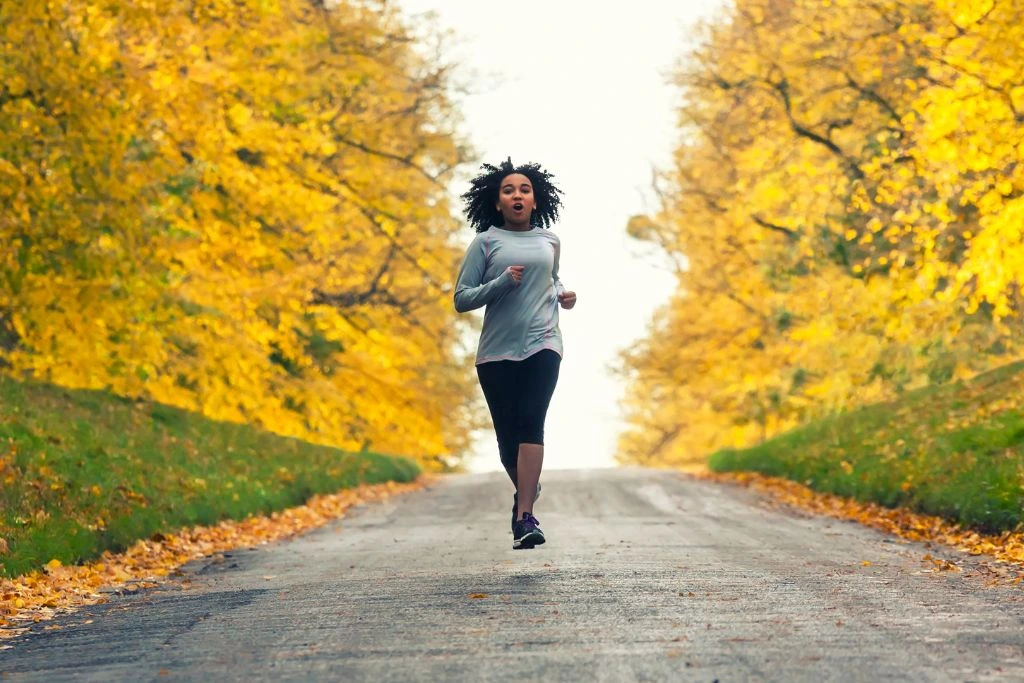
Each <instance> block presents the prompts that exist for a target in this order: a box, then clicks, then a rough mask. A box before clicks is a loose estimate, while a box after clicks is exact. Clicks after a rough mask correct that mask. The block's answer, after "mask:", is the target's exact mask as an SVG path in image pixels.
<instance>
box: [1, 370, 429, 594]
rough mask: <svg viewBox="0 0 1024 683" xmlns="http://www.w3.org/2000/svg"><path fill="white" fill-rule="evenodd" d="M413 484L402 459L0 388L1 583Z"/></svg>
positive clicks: (44, 390)
mask: <svg viewBox="0 0 1024 683" xmlns="http://www.w3.org/2000/svg"><path fill="white" fill-rule="evenodd" d="M419 474H420V468H419V466H418V465H417V464H416V463H414V462H413V461H411V460H408V459H405V458H398V457H391V456H384V455H377V454H373V453H358V454H355V453H347V452H344V451H341V450H338V449H335V448H330V447H325V446H319V445H315V444H310V443H307V442H304V441H300V440H298V439H291V438H287V437H281V436H277V435H275V434H271V433H269V432H265V431H261V430H259V429H256V428H254V427H251V426H247V425H238V424H230V423H224V422H215V421H212V420H209V419H206V418H204V417H202V416H200V415H197V414H194V413H189V412H187V411H184V410H179V409H176V408H171V407H168V406H165V405H161V404H155V403H143V402H134V401H127V400H124V399H121V398H118V397H116V396H112V395H110V394H108V393H105V392H98V391H81V390H69V389H64V388H61V387H55V386H51V385H46V384H36V383H22V382H17V381H14V380H12V379H9V378H5V377H0V576H8V577H12V576H18V575H20V574H23V573H25V572H28V571H31V570H34V569H39V568H41V567H43V566H44V565H46V563H48V562H50V561H51V560H58V561H59V562H61V563H63V564H74V563H78V562H82V561H84V560H89V559H93V558H96V557H98V556H99V555H100V554H101V553H103V552H104V551H108V550H109V551H112V552H117V551H121V550H123V549H125V548H127V547H129V546H130V545H131V544H132V543H133V542H134V541H136V540H138V539H142V538H148V537H150V536H152V535H154V534H158V533H166V532H171V531H174V530H177V529H179V528H182V527H190V526H196V525H204V524H213V523H216V522H218V521H220V520H224V519H243V518H245V517H247V516H249V515H253V514H267V513H270V512H273V511H276V510H282V509H285V508H288V507H292V506H295V505H299V504H301V503H303V502H305V501H306V500H308V499H309V498H311V497H312V496H314V495H316V494H323V493H330V492H334V491H338V490H340V489H344V488H349V487H352V486H355V485H358V484H364V483H365V484H372V483H378V482H385V481H397V482H409V481H413V480H415V479H416V478H417V476H419Z"/></svg>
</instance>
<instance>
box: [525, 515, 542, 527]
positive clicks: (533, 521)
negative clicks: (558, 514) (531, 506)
mask: <svg viewBox="0 0 1024 683" xmlns="http://www.w3.org/2000/svg"><path fill="white" fill-rule="evenodd" d="M523 521H524V522H529V523H530V524H532V525H534V526H540V520H538V519H537V518H536V517H534V516H533V513H530V512H527V513H525V514H524V515H523Z"/></svg>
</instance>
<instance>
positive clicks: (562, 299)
mask: <svg viewBox="0 0 1024 683" xmlns="http://www.w3.org/2000/svg"><path fill="white" fill-rule="evenodd" d="M558 303H560V304H561V305H562V308H564V309H566V310H569V309H570V308H572V307H573V306H575V305H576V292H569V291H565V292H562V293H561V294H559V295H558Z"/></svg>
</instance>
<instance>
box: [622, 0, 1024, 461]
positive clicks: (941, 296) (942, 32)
mask: <svg viewBox="0 0 1024 683" xmlns="http://www.w3.org/2000/svg"><path fill="white" fill-rule="evenodd" d="M1022 19H1024V7H1021V6H1018V5H1015V4H1014V3H1001V4H1000V3H994V2H975V3H964V2H954V1H952V0H949V1H947V0H915V1H914V2H909V3H908V2H895V1H883V2H874V3H869V4H865V3H861V2H855V1H853V0H798V1H797V2H785V3H783V2H777V1H775V0H740V1H738V2H736V3H735V4H734V5H733V7H732V8H731V9H730V10H729V12H728V13H727V14H726V15H725V16H724V17H723V18H722V19H720V20H718V21H716V22H713V23H711V24H708V25H706V26H705V27H704V29H703V40H702V41H701V46H700V47H698V48H697V49H696V50H695V51H694V53H693V54H692V55H690V57H689V59H688V60H687V61H686V62H685V63H684V64H683V65H682V66H681V67H680V69H679V71H678V73H677V76H676V83H677V85H678V86H679V87H680V89H681V92H682V95H683V100H684V103H683V105H682V106H681V108H680V125H681V129H682V132H683V142H682V144H681V145H680V147H679V148H678V149H677V150H676V153H675V164H674V167H673V168H672V170H671V171H670V172H668V173H666V174H664V175H665V177H664V179H663V182H664V185H665V187H664V188H663V189H662V190H661V192H660V194H661V196H662V199H663V201H662V207H661V211H660V213H659V215H657V216H655V217H653V218H646V217H637V218H636V219H634V220H633V221H631V223H630V225H629V226H628V230H629V232H630V233H631V234H633V235H634V236H635V237H637V238H639V239H646V240H651V241H655V242H657V243H658V244H660V245H661V246H662V247H663V248H664V249H665V250H666V251H667V252H669V253H670V254H672V255H674V256H675V257H676V259H677V260H681V259H684V260H685V262H686V267H685V268H683V269H681V271H680V273H679V283H680V284H679V291H678V293H677V294H676V296H675V297H673V299H672V300H671V302H669V303H668V304H667V305H666V306H665V307H664V308H663V309H662V310H661V311H660V312H659V313H658V316H657V320H656V322H655V323H654V324H653V325H652V328H651V331H650V337H649V338H648V339H647V340H646V342H645V343H644V344H641V345H639V346H638V347H637V348H635V349H633V350H632V351H630V352H629V353H627V354H625V355H624V356H623V358H622V364H621V369H622V372H623V373H624V374H625V376H627V377H628V378H629V380H630V384H629V390H628V394H627V396H626V397H625V400H624V404H625V408H626V411H627V414H628V415H629V419H630V421H631V425H632V426H631V429H629V430H628V431H627V432H626V433H625V434H624V435H623V437H622V443H621V448H620V452H621V458H622V459H623V460H624V461H627V462H647V463H657V464H666V463H667V464H674V463H682V462H686V461H693V460H697V459H700V458H702V457H703V456H705V455H706V454H707V453H708V452H710V451H713V450H715V449H718V448H721V447H725V446H743V445H749V444H752V443H756V442H757V441H760V440H762V439H765V438H768V437H770V436H772V435H774V434H776V433H778V432H779V431H781V430H785V429H788V428H791V427H793V426H795V425H798V424H800V423H802V422H805V421H807V420H808V419H812V418H815V417H819V416H822V415H824V414H828V413H830V412H833V411H836V410H841V409H844V408H847V407H850V406H852V405H858V404H862V403H865V402H873V401H878V400H882V399H885V398H887V397H891V396H892V395H894V394H895V393H897V392H899V391H902V390H904V389H907V388H910V387H913V386H919V385H921V384H924V383H927V382H929V381H942V380H945V379H949V378H950V377H962V376H967V375H970V374H971V373H973V372H975V371H978V370H981V369H984V368H987V367H989V366H990V365H991V364H992V363H993V362H998V361H1000V360H1001V359H1005V357H1006V356H1008V355H1013V354H1015V353H1016V351H1017V349H1018V348H1019V345H1018V342H1017V341H1016V339H1018V338H1019V335H1018V334H1017V333H1019V332H1020V331H1021V330H1020V324H1019V322H1018V320H1017V317H1018V316H1017V314H1018V313H1019V308H1020V293H1021V286H1022V284H1024V283H1022V282H1021V280H1020V279H1019V278H1020V277H1021V276H1022V275H1024V268H1022V266H1024V262H1022V261H1021V260H1020V259H1021V258H1024V257H1022V256H1021V254H1024V250H1022V249H1021V248H1020V246H1021V245H1020V239H1021V233H1020V230H1019V228H1018V227H1017V226H1019V225H1020V223H1019V221H1018V220H1017V217H1018V214H1019V211H1020V208H1019V206H1018V195H1019V194H1020V191H1021V188H1022V181H1024V177H1022V176H1021V173H1022V169H1021V168H1020V164H1019V163H1018V162H1017V159H1019V157H1020V153H1021V151H1022V147H1021V144H1022V141H1024V138H1022V134H1021V127H1020V123H1021V121H1022V118H1021V116H1020V115H1019V114H1018V112H1020V111H1024V110H1022V109H1021V108H1020V107H1021V106H1022V105H1024V100H1022V99H1021V97H1022V96H1024V90H1022V84H1024V73H1022V68H1024V54H1022V50H1024V47H1022V46H1024V29H1022V28H1021V27H1022V26H1024V22H1022V21H1021V20H1022Z"/></svg>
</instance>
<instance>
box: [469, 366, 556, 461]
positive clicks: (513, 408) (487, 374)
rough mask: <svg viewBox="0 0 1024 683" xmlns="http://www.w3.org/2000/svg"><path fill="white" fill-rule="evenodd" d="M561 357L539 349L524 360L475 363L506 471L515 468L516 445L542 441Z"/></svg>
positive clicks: (517, 447) (517, 448) (517, 449)
mask: <svg viewBox="0 0 1024 683" xmlns="http://www.w3.org/2000/svg"><path fill="white" fill-rule="evenodd" d="M561 362H562V358H561V356H559V355H558V354H557V353H556V352H554V351H552V350H550V349H542V350H541V351H538V352H537V353H535V354H533V355H532V356H529V357H528V358H524V359H523V360H518V361H517V360H498V361H491V362H489V363H481V364H480V365H478V366H476V374H477V377H479V378H480V388H481V389H483V391H484V398H485V399H487V407H488V408H489V409H490V411H491V421H492V422H494V433H495V435H496V436H497V437H498V454H499V455H500V456H501V464H502V465H504V466H505V469H506V470H514V469H516V466H517V463H518V461H519V444H521V443H535V444H543V443H544V418H545V417H546V416H547V414H548V404H550V403H551V396H552V394H554V393H555V384H557V383H558V368H559V366H560V365H561Z"/></svg>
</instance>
